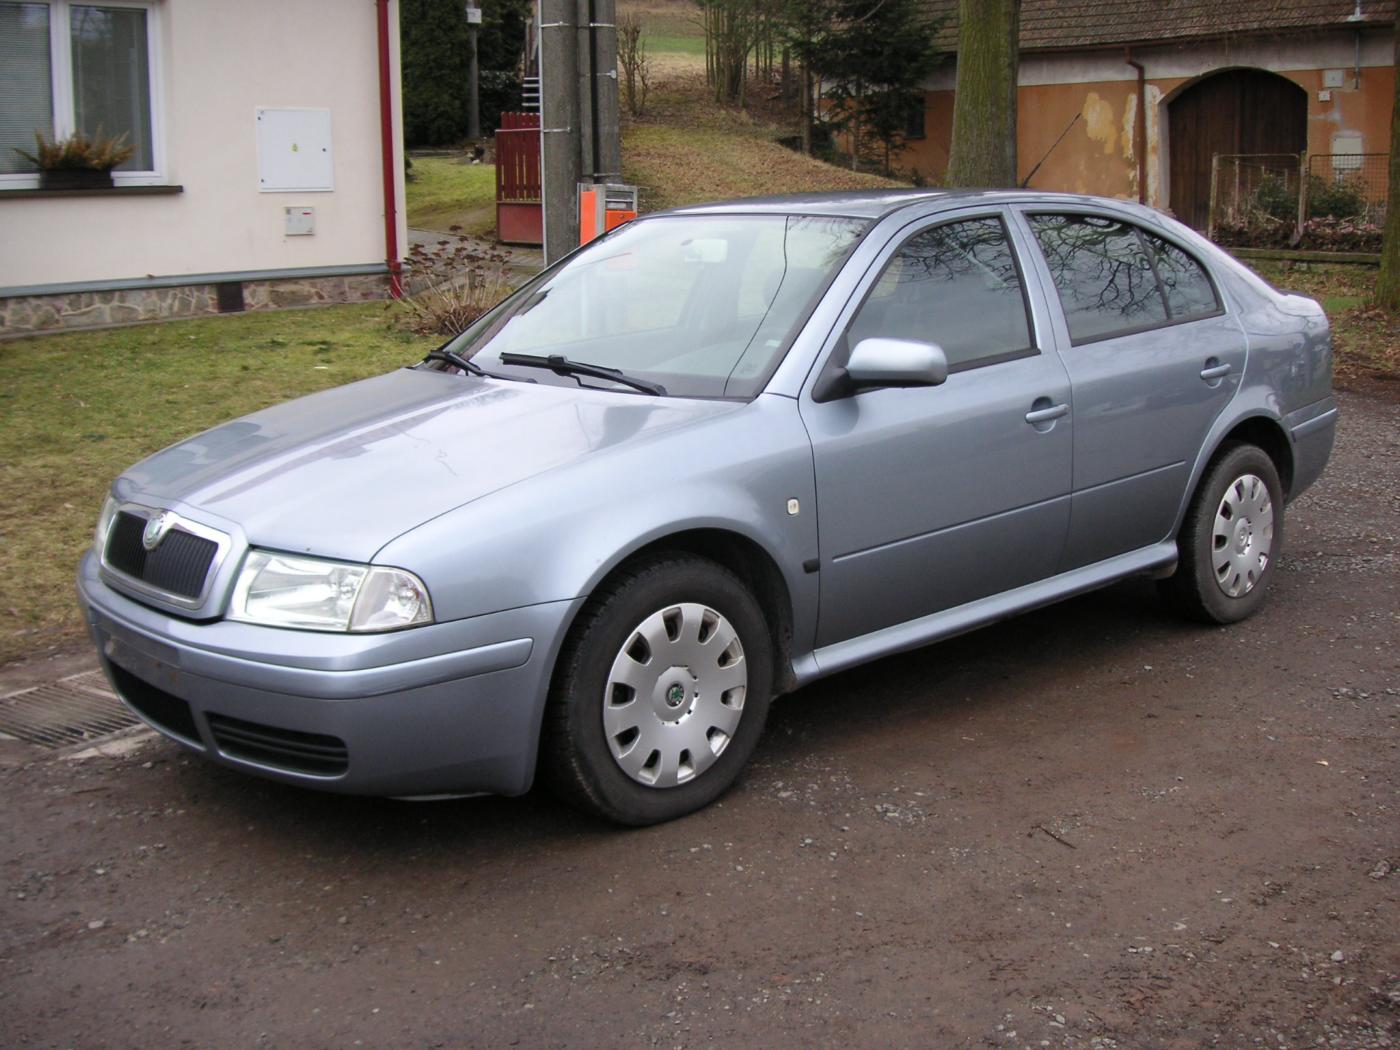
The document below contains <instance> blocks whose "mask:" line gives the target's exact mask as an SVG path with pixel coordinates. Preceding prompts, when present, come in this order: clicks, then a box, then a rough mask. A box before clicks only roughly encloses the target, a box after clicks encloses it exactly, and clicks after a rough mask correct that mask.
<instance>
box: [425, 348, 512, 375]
mask: <svg viewBox="0 0 1400 1050" xmlns="http://www.w3.org/2000/svg"><path fill="white" fill-rule="evenodd" d="M423 360H424V361H446V362H447V363H448V364H449V365H455V366H456V367H458V368H460V369H461V370H462V371H463V372H466V373H467V374H468V375H474V376H485V377H487V378H490V379H509V380H511V381H512V382H515V383H522V382H524V383H533V382H534V380H533V379H523V380H522V379H519V378H517V377H515V376H503V375H501V374H499V373H497V372H488V371H487V370H486V369H484V368H482V367H481V366H480V365H479V364H477V363H476V362H475V361H471V360H468V359H467V358H465V357H463V356H462V355H461V354H459V353H457V352H456V351H454V350H444V349H442V348H441V347H438V349H436V350H430V351H429V352H428V354H427V356H426V357H424V358H423Z"/></svg>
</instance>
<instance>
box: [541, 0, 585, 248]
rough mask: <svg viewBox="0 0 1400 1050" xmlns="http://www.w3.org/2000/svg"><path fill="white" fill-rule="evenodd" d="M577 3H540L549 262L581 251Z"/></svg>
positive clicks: (567, 0)
mask: <svg viewBox="0 0 1400 1050" xmlns="http://www.w3.org/2000/svg"><path fill="white" fill-rule="evenodd" d="M576 8H577V0H540V6H539V11H540V168H541V171H540V178H541V182H542V183H543V185H542V187H541V188H542V189H543V191H544V260H545V262H546V263H552V262H554V261H555V260H556V259H562V258H563V257H564V256H565V255H567V254H568V253H569V252H571V251H573V249H574V248H576V247H577V246H578V214H577V212H578V207H577V205H576V204H575V202H574V195H575V194H576V193H577V192H578V178H579V150H578V41H577V39H576V37H575V34H576V32H577V26H576V23H575V18H576V16H577V15H576Z"/></svg>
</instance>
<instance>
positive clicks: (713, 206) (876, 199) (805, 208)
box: [653, 189, 1151, 219]
mask: <svg viewBox="0 0 1400 1050" xmlns="http://www.w3.org/2000/svg"><path fill="white" fill-rule="evenodd" d="M977 201H986V202H987V203H994V204H1008V203H1012V202H1016V203H1034V204H1049V205H1065V204H1079V205H1091V206H1095V207H1105V206H1107V207H1116V208H1122V207H1124V206H1125V205H1126V206H1129V207H1130V208H1131V210H1141V209H1142V206H1141V205H1136V203H1135V202H1131V201H1125V200H1117V199H1110V198H1106V197H1091V196H1088V195H1086V194H1078V193H1046V192H1042V191H1038V190H1036V191H1027V190H985V189H956V190H935V189H889V190H842V191H837V192H831V193H788V194H781V195H778V196H772V197H746V198H739V199H736V200H726V201H715V202H713V203H706V204H690V205H685V206H682V207H679V208H673V209H670V210H669V211H666V212H654V213H653V215H705V214H711V215H715V214H729V215H734V214H754V215H763V214H772V215H830V216H846V217H849V218H855V219H882V218H884V217H885V216H886V215H889V214H891V213H893V212H896V211H899V210H900V209H901V208H907V207H909V206H911V205H915V204H924V203H933V202H943V203H946V204H947V205H949V206H958V205H962V204H969V203H975V202H977ZM1148 210H1149V211H1150V210H1151V209H1148Z"/></svg>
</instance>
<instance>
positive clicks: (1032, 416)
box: [1026, 398, 1069, 426]
mask: <svg viewBox="0 0 1400 1050" xmlns="http://www.w3.org/2000/svg"><path fill="white" fill-rule="evenodd" d="M1048 400H1050V399H1049V398H1037V399H1036V402H1037V404H1038V403H1039V402H1041V401H1048ZM1067 415H1069V405H1051V406H1050V407H1049V408H1033V409H1031V411H1029V412H1027V413H1026V422H1027V423H1029V424H1031V426H1035V425H1036V424H1037V423H1049V422H1050V421H1051V420H1052V419H1059V418H1060V417H1061V416H1067Z"/></svg>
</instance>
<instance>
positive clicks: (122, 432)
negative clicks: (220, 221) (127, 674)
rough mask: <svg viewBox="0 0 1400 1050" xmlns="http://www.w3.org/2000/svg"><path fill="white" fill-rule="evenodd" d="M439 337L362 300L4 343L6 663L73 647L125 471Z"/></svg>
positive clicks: (1, 652)
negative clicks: (79, 588)
mask: <svg viewBox="0 0 1400 1050" xmlns="http://www.w3.org/2000/svg"><path fill="white" fill-rule="evenodd" d="M438 342H440V340H439V339H435V338H431V337H422V336H414V335H410V334H408V333H406V332H403V331H401V330H399V329H398V328H396V327H394V326H393V325H392V324H391V323H390V319H389V317H388V315H386V312H385V307H384V306H383V305H382V304H365V305H356V306H336V307H328V308H325V309H316V310H296V311H284V312H277V313H246V314H239V315H236V316H231V317H217V318H209V319H207V320H197V321H172V322H168V323H165V324H157V325H143V326H140V327H134V328H122V329H112V330H107V331H100V332H74V333H64V334H59V335H48V336H42V337H37V338H33V339H23V340H17V341H14V342H5V343H0V663H4V662H6V661H9V660H14V659H18V658H20V657H23V656H25V655H28V654H31V653H35V652H41V651H43V650H44V649H47V648H50V647H52V646H55V645H58V646H62V645H68V644H72V643H73V642H75V641H76V639H77V637H78V635H79V633H80V622H79V617H78V611H77V605H76V600H75V598H74V594H73V574H74V571H75V569H76V566H77V563H78V557H79V555H80V554H81V553H82V550H83V548H84V547H86V546H87V544H88V543H89V542H90V541H91V530H92V527H93V524H94V522H95V521H96V518H97V512H98V509H99V507H100V506H101V503H102V500H103V498H104V496H105V495H106V492H107V488H108V486H109V485H110V484H111V482H112V479H113V478H115V477H116V476H117V475H118V474H120V473H121V472H122V471H123V470H124V469H125V468H126V467H128V466H129V465H131V464H132V463H134V462H136V461H137V460H139V459H141V458H143V457H144V456H147V455H149V454H150V453H152V452H155V451H156V450H158V449H161V448H164V447H165V446H166V445H169V444H171V443H173V442H175V441H178V440H180V439H181V438H184V437H187V436H189V435H190V434H194V433H197V432H198V431H201V430H204V429H206V428H207V427H210V426H213V425H214V424H216V423H220V422H223V421H224V420H227V419H231V418H233V417H235V416H240V415H243V414H245V413H248V412H252V411H254V410H255V409H259V408H264V407H266V406H267V405H271V404H275V403H277V402H279V401H285V400H288V399H289V398H292V397H296V396H299V395H301V394H309V393H312V392H313V391H316V390H320V389H323V388H325V387H329V386H336V385H338V384H341V383H348V382H350V381H351V380H354V379H362V378H364V377H366V376H371V375H376V374H378V373H381V372H386V371H389V370H391V369H393V368H396V367H399V366H400V365H404V364H408V363H411V362H413V361H416V360H418V359H419V358H420V357H421V356H422V355H423V354H424V353H425V352H427V351H428V350H430V349H432V348H433V347H434V346H435V345H437V343H438Z"/></svg>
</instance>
